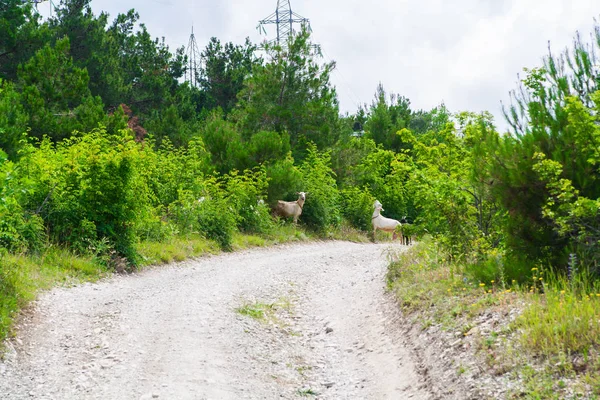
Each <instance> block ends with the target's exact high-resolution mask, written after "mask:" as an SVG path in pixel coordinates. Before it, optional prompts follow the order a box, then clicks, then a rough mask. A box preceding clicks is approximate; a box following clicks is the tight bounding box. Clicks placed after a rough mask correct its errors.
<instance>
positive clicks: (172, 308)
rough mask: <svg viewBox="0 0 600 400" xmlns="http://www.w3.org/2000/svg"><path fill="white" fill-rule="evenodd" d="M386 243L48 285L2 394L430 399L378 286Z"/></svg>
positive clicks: (302, 249)
mask: <svg viewBox="0 0 600 400" xmlns="http://www.w3.org/2000/svg"><path fill="white" fill-rule="evenodd" d="M390 246H391V245H390V244H353V243H346V242H324V243H311V244H294V245H284V246H278V247H274V248H267V249H257V250H249V251H243V252H239V253H233V254H223V255H219V256H211V257H205V258H202V259H199V260H195V261H187V262H183V263H179V264H175V265H172V266H168V267H160V268H155V269H150V270H146V271H144V272H142V273H139V274H135V275H130V276H115V277H113V278H110V279H107V280H104V281H102V282H100V283H96V284H85V285H81V286H78V287H74V288H69V289H56V290H53V291H51V292H49V293H46V294H44V295H43V296H41V298H40V300H39V301H38V302H37V303H36V305H35V308H34V311H33V312H32V313H31V315H30V316H29V317H28V318H26V319H25V320H24V321H23V322H22V326H21V328H20V331H19V335H18V338H17V340H14V341H13V342H12V344H11V345H10V346H11V347H12V348H11V349H9V352H8V354H7V356H6V360H5V361H4V362H0V398H2V399H56V400H59V399H60V400H62V399H152V398H158V399H219V400H221V399H236V400H237V399H280V398H283V399H298V398H303V397H304V398H315V399H336V400H337V399H399V400H400V399H430V398H431V396H430V394H429V393H428V392H427V391H426V390H425V389H423V388H422V387H421V386H422V385H420V382H421V381H420V378H419V376H418V374H417V373H416V372H415V366H414V364H413V362H412V360H411V357H410V355H409V352H408V350H407V349H406V348H405V347H404V346H403V345H402V340H403V338H402V333H401V332H399V330H398V329H396V328H395V327H396V325H397V324H396V323H395V322H397V321H396V320H395V318H398V313H397V312H396V308H397V307H396V306H395V305H394V304H393V300H392V298H391V297H390V296H388V295H387V294H386V293H385V290H384V274H385V267H386V264H387V261H386V250H387V249H388V248H389V247H390ZM395 246H396V247H394V248H395V249H396V250H400V249H401V247H400V246H398V245H395Z"/></svg>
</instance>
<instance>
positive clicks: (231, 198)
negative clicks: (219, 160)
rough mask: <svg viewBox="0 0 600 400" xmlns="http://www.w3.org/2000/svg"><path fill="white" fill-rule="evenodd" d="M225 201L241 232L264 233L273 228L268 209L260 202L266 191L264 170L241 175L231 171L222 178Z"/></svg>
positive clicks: (246, 172)
mask: <svg viewBox="0 0 600 400" xmlns="http://www.w3.org/2000/svg"><path fill="white" fill-rule="evenodd" d="M223 186H224V188H225V193H226V194H225V200H226V203H227V204H228V206H229V207H232V208H233V212H234V213H235V215H236V217H237V218H236V219H237V227H238V228H239V229H240V231H243V232H255V233H266V232H267V231H269V230H270V229H272V227H273V220H272V218H271V216H270V215H269V209H268V207H267V206H266V205H265V204H263V203H262V202H261V200H262V199H263V198H264V195H265V193H266V189H267V173H266V169H265V168H264V167H263V168H258V169H255V170H254V171H251V170H246V171H244V172H243V173H241V174H240V173H238V172H237V171H235V170H234V171H231V172H230V173H229V174H227V175H225V176H224V177H223Z"/></svg>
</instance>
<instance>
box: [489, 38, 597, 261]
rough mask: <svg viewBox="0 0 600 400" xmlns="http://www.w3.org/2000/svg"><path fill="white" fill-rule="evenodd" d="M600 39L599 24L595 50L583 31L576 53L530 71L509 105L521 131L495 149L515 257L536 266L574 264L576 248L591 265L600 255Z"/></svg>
mask: <svg viewBox="0 0 600 400" xmlns="http://www.w3.org/2000/svg"><path fill="white" fill-rule="evenodd" d="M599 38H600V30H598V29H596V35H595V39H596V40H595V43H593V44H592V45H591V47H590V46H588V45H585V44H582V42H581V40H580V38H579V36H577V38H576V40H575V42H574V45H573V48H572V49H571V50H566V51H565V52H564V53H562V54H561V55H559V56H554V55H552V54H550V55H549V56H547V57H546V59H545V62H544V66H543V68H533V69H529V70H526V72H527V76H526V77H525V79H523V81H522V86H521V88H520V89H519V90H518V91H515V92H514V93H513V99H514V104H513V105H512V106H511V107H510V108H509V109H508V110H505V113H506V114H507V117H508V120H509V122H510V123H511V126H512V128H513V133H514V134H513V135H509V136H506V137H504V138H503V139H502V140H501V141H500V143H499V146H498V147H497V148H496V149H494V150H493V151H494V156H493V160H494V162H493V163H492V168H491V177H492V179H493V182H494V183H493V190H494V193H495V195H496V196H497V197H498V198H499V199H500V201H501V203H502V206H503V207H504V208H505V209H506V210H507V212H508V214H509V215H510V218H509V219H508V221H507V229H506V230H507V235H506V237H507V245H508V248H509V249H510V250H511V254H513V255H514V256H516V257H520V258H522V259H525V260H528V261H529V262H531V263H536V264H537V263H540V264H544V265H546V264H550V265H554V266H561V268H562V269H566V267H567V264H568V257H569V254H570V253H576V254H577V255H578V257H579V258H580V259H581V260H584V262H586V263H589V262H591V260H593V259H594V258H595V254H594V252H595V250H594V249H593V248H594V247H595V246H594V245H591V243H592V242H593V240H594V239H593V238H594V237H595V235H596V234H595V233H592V232H593V231H594V230H596V229H597V228H598V221H597V218H595V217H594V211H592V210H593V208H594V204H593V203H594V201H595V199H598V198H599V197H600V189H599V188H600V186H599V185H598V178H599V176H600V175H599V174H598V167H597V161H596V160H597V147H598V137H597V136H598V131H597V128H596V126H595V124H597V119H596V114H597V108H598V106H597V104H598V103H597V99H598V95H597V94H595V92H596V91H597V90H598V86H597V85H598V82H597V76H596V75H595V73H594V72H593V71H594V67H593V65H595V64H597V60H596V59H595V54H596V51H595V50H594V49H593V48H592V47H596V48H597V46H598V43H600V42H599V41H598V39H599ZM573 95H576V97H573ZM570 203H572V204H570ZM568 212H573V213H576V216H575V215H574V216H573V217H569V216H567V213H568ZM582 224H585V225H588V227H584V226H583V225H582ZM584 243H587V244H584ZM594 264H595V262H594Z"/></svg>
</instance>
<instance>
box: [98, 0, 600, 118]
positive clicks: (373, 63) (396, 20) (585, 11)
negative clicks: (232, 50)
mask: <svg viewBox="0 0 600 400" xmlns="http://www.w3.org/2000/svg"><path fill="white" fill-rule="evenodd" d="M291 4H292V9H293V10H294V11H295V12H297V13H298V14H300V15H302V16H304V17H307V18H309V19H310V21H311V25H312V28H313V33H314V39H315V41H317V42H319V43H320V44H321V45H322V48H323V50H324V53H325V56H326V58H327V59H329V58H331V59H334V60H336V61H337V65H338V71H337V72H335V73H334V74H333V76H332V82H333V83H334V84H335V85H336V86H337V87H338V94H339V97H340V102H341V108H342V111H348V112H354V111H355V110H356V107H357V103H368V104H370V103H371V100H372V98H373V95H374V93H375V88H376V86H377V84H378V83H379V82H382V83H383V85H384V87H385V88H386V90H387V91H388V92H394V93H399V94H401V95H404V96H406V97H408V98H409V99H411V102H412V104H413V106H414V107H415V108H423V109H430V108H432V107H434V106H436V105H437V104H439V103H440V102H441V101H444V102H445V104H446V105H447V106H448V107H449V108H450V110H451V111H461V110H471V111H481V110H489V111H491V112H492V113H493V114H494V115H495V116H496V118H497V122H499V125H501V126H505V124H504V122H503V121H502V119H501V111H500V100H503V101H505V102H506V101H507V100H508V92H509V91H510V90H511V89H513V88H515V86H516V80H517V73H519V72H521V71H522V69H523V67H534V66H538V65H540V64H541V60H542V57H543V56H544V55H545V54H546V53H547V43H548V40H549V41H550V42H551V44H552V48H553V51H555V52H558V51H559V50H562V49H563V48H564V47H565V46H567V45H569V44H570V43H571V41H572V38H573V35H574V34H575V31H576V30H580V31H581V32H582V33H584V34H585V35H587V34H588V32H590V31H591V29H592V27H593V19H594V17H597V16H598V15H600V3H598V2H597V0H577V1H571V0H545V1H542V0H456V1H453V2H449V1H447V0H379V1H376V2H367V1H359V0H343V1H342V0H327V1H322V0H320V1H316V0H303V1H301V0H291ZM276 5H277V1H276V0H254V1H246V0H228V1H227V0H225V1H220V2H214V1H204V0H203V1H196V2H194V1H192V0H131V1H128V2H127V3H126V4H124V3H123V2H119V1H116V0H93V1H92V7H93V9H94V11H95V12H99V11H100V10H107V11H109V13H110V14H111V15H112V16H113V17H114V16H115V15H116V14H117V13H119V12H125V11H127V10H128V9H129V8H135V9H136V10H137V11H138V12H139V14H140V17H141V21H142V22H145V23H146V25H147V27H148V29H149V31H150V33H151V34H152V35H153V36H156V37H161V36H165V37H166V40H167V42H168V43H169V44H170V46H171V48H174V47H177V46H184V45H187V42H188V39H189V34H190V31H191V26H192V23H193V24H194V31H195V34H196V39H197V41H198V46H199V47H200V48H201V49H202V48H204V46H205V45H206V43H207V42H208V40H209V38H210V37H211V36H216V37H217V38H219V39H220V40H221V41H222V42H227V41H234V42H236V43H242V42H243V40H244V38H245V37H250V38H251V39H252V40H253V41H254V42H258V41H260V40H261V36H259V34H258V31H257V30H256V26H257V25H258V21H259V20H260V19H262V18H264V17H267V16H268V15H269V14H271V13H272V12H273V11H274V10H275V7H276ZM268 32H269V33H270V34H271V35H273V34H274V32H275V30H274V27H271V28H270V29H268ZM585 35H584V36H585Z"/></svg>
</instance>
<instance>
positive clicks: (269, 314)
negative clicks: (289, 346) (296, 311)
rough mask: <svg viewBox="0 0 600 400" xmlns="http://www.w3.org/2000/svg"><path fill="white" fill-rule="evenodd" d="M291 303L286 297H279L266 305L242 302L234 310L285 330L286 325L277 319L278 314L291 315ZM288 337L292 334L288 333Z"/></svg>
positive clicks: (257, 302)
mask: <svg viewBox="0 0 600 400" xmlns="http://www.w3.org/2000/svg"><path fill="white" fill-rule="evenodd" d="M293 306H294V305H293V302H292V300H291V299H290V298H289V297H287V296H283V297H280V298H279V299H278V300H277V301H275V302H271V303H266V302H261V301H255V302H249V301H244V302H243V304H242V305H241V306H240V307H238V308H236V310H235V311H236V312H238V313H239V314H241V315H244V316H247V317H250V318H253V319H255V320H258V321H262V322H270V323H273V324H275V325H277V326H279V327H281V328H286V324H285V323H283V322H282V321H281V320H280V319H279V318H278V315H277V314H278V313H281V312H286V313H287V314H292V311H293ZM279 316H281V314H279ZM288 333H289V334H290V335H294V332H288Z"/></svg>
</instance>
